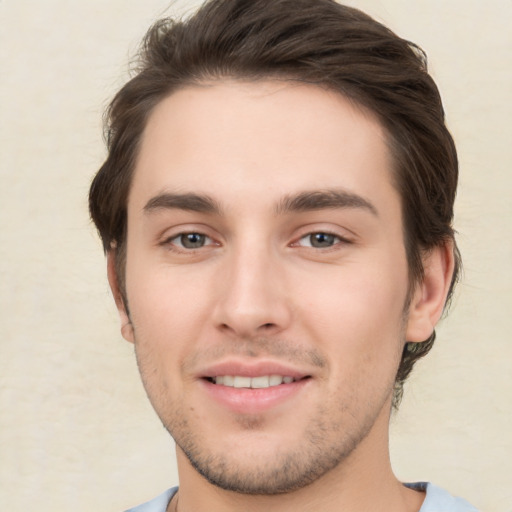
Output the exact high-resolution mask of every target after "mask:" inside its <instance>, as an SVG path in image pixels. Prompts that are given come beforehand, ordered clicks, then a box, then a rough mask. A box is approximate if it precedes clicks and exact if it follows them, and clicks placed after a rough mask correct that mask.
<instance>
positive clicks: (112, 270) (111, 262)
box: [107, 249, 135, 343]
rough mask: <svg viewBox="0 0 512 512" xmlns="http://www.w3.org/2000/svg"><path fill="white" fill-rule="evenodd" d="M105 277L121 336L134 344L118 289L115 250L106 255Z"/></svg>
mask: <svg viewBox="0 0 512 512" xmlns="http://www.w3.org/2000/svg"><path fill="white" fill-rule="evenodd" d="M107 276H108V282H109V285H110V290H111V291H112V295H113V297H114V301H115V303H116V306H117V311H118V313H119V319H120V320H121V334H122V336H123V338H124V339H125V340H126V341H129V342H130V343H134V341H135V337H134V333H133V326H132V322H131V320H130V316H129V315H128V311H127V309H126V305H125V303H124V299H123V294H122V293H121V289H120V287H119V279H118V276H117V271H116V250H115V249H110V251H109V252H108V255H107Z"/></svg>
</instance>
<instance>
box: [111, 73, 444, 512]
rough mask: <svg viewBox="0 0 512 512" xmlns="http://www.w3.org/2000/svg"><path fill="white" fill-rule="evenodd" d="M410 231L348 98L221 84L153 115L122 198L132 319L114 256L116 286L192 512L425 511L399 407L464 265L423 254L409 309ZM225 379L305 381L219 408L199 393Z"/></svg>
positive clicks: (387, 172)
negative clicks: (240, 374) (396, 454)
mask: <svg viewBox="0 0 512 512" xmlns="http://www.w3.org/2000/svg"><path fill="white" fill-rule="evenodd" d="M205 196H207V199H205ZM319 197H320V198H321V199H323V201H324V203H323V204H320V203H319ZM298 198H299V199H302V203H300V201H299V200H298ZM402 225H403V223H402V217H401V206H400V197H399V195H398V193H397V191H396V190H395V188H394V187H393V185H392V161H391V157H390V154H389V150H388V147H387V144H386V134H385V132H384V131H383V128H382V127H381V125H380V124H379V122H378V121H377V119H376V118H375V117H374V116H373V115H372V114H371V113H369V112H367V111H365V110H363V109H362V108H359V107H357V106H355V105H353V104H352V103H350V102H349V101H347V100H346V99H344V98H343V97H342V96H340V95H338V94H335V93H332V92H328V91H325V90H323V89H321V88H318V87H314V86H307V85H299V84H291V83H284V82H271V81H268V82H258V83H244V82H237V81H223V82H215V83H210V84H205V85H202V86H195V87H187V88H185V89H182V90H180V91H178V92H175V93H174V94H172V95H171V96H170V97H168V98H167V99H165V100H164V101H162V102H161V103H160V104H159V105H158V106H157V107H156V108H155V110H154V112H153V113H152V115H151V116H150V119H149V121H148V124H147V127H146V129H145V132H144V137H143V142H142V145H141V149H140V154H139V158H138V161H137V164H136V169H135V174H134V179H133V183H132V187H131V191H130V195H129V200H128V236H127V260H126V290H125V292H126V297H127V301H128V304H127V306H128V309H129V315H128V313H127V308H126V307H125V306H126V305H125V304H124V303H123V300H122V298H121V293H120V291H119V287H118V282H117V277H116V275H115V262H114V259H115V252H114V251H112V252H111V254H110V255H109V279H110V283H111V286H112V290H113V293H114V297H115V298H116V302H117V305H118V308H119V311H120V316H121V323H122V333H123V336H124V337H125V338H126V339H127V340H128V341H130V342H133V343H135V349H136V355H137V361H138V364H139V369H140V372H141V375H142V380H143V382H144V385H145V388H146V391H147V393H148V396H149V398H150V400H151V402H152V404H153V406H154V408H155V410H156V411H157V413H158V415H159V416H160V418H161V420H162V422H163V424H164V425H165V427H166V428H167V429H168V430H169V432H170V433H171V435H172V436H173V437H174V439H175V440H176V443H177V454H178V471H179V476H180V491H179V501H178V503H179V510H180V511H181V512H187V511H191V510H194V511H197V512H201V511H203V510H204V511H206V510H208V511H209V512H212V511H217V510H219V511H220V510H223V511H229V510H240V509H244V510H254V511H256V510H265V511H269V510H279V511H288V510H290V511H291V510H294V511H300V510H323V511H327V512H328V511H330V510H333V511H334V510H353V511H357V510H365V511H370V510H396V511H406V510H408V511H412V510H418V509H419V508H420V506H421V502H422V500H423V495H422V494H421V493H418V492H415V491H411V490H409V489H406V488H405V487H403V486H402V484H401V483H400V482H398V480H397V479H396V478H395V477H394V475H393V473H392V470H391V466H390V462H389V453H388V422H389V415H390V404H391V397H392V391H393V383H394V378H395V375H396V371H397V368H398V364H399V361H400V354H401V352H402V348H403V344H404V342H405V340H406V339H407V340H409V341H421V340H424V339H426V338H427V337H428V336H429V335H430V334H431V332H432V330H433V328H434V326H435V324H436V322H437V320H438V319H439V316H440V314H441V312H442V308H443V305H444V301H445V298H446V293H447V289H448V285H449V280H450V276H451V272H452V267H453V258H452V253H451V248H450V247H448V246H446V247H439V248H438V249H435V250H434V251H432V252H431V253H429V255H428V257H425V261H424V263H425V277H424V279H423V281H422V282H421V283H418V284H417V285H416V287H415V288H414V290H413V293H412V300H411V303H410V305H409V307H407V306H408V304H407V297H408V292H409V279H408V269H407V262H406V256H405V249H404V243H403V230H402ZM184 233H186V234H194V235H189V236H188V238H187V237H184V236H182V235H183V234H184ZM191 241H192V242H193V243H192V245H190V242H191ZM184 243H185V245H184ZM187 244H188V245H187ZM219 364H221V365H222V364H224V365H226V364H227V365H228V366H229V365H231V367H233V365H234V367H235V370H233V372H235V371H238V370H237V369H238V368H245V369H247V368H249V369H250V371H256V373H257V372H258V371H260V370H261V371H260V373H266V372H267V370H268V368H269V365H280V366H279V368H284V370H283V373H284V372H285V371H288V370H290V371H294V372H296V373H297V374H298V375H300V376H301V378H302V377H304V378H302V380H301V382H300V384H299V385H298V384H297V383H294V384H291V385H290V389H291V391H290V393H289V394H288V395H285V396H284V398H281V399H279V400H277V401H274V402H272V399H273V398H272V396H273V395H272V391H269V390H263V391H261V393H259V394H254V393H253V394H251V393H246V394H244V391H239V392H236V393H234V394H233V393H232V394H231V395H230V396H229V400H230V401H229V400H228V403H226V402H225V401H223V399H219V396H218V393H217V392H218V390H219V386H215V385H213V384H211V383H210V382H208V381H207V380H205V378H204V377H205V375H207V376H210V375H211V373H212V372H213V370H212V368H218V365H219ZM258 365H260V366H258ZM255 368H256V370H255ZM258 368H259V370H258ZM240 371H242V370H240ZM221 373H222V372H221ZM267 373H268V372H267ZM270 389H272V388H270ZM282 389H284V388H282ZM287 389H288V388H287ZM235 395H236V400H238V402H237V403H238V405H237V406H233V396H235ZM248 397H249V398H248ZM269 397H270V402H269V403H270V405H268V404H267V402H266V400H267V399H269ZM283 468H284V469H283ZM176 503H177V502H176V500H173V503H172V504H171V505H170V507H175V506H176Z"/></svg>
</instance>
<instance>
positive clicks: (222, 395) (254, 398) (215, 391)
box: [201, 378, 311, 414]
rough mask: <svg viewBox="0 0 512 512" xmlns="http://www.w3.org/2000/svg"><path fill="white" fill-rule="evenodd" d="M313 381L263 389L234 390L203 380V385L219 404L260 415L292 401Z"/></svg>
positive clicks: (230, 408)
mask: <svg viewBox="0 0 512 512" xmlns="http://www.w3.org/2000/svg"><path fill="white" fill-rule="evenodd" d="M310 381H311V379H310V378H306V379H301V380H298V381H294V382H290V383H289V384H280V385H279V386H271V387H268V388H263V389H252V388H234V387H230V386H222V385H220V384H213V382H210V381H208V380H202V381H201V382H202V384H203V386H204V388H205V390H206V392H207V393H208V395H209V396H211V397H212V398H213V399H214V400H215V401H216V402H217V403H219V404H220V405H222V406H223V407H226V408H227V409H229V410H231V411H232V412H234V413H237V414H258V413H261V412H264V411H267V410H269V409H272V408H273V407H277V406H279V405H281V404H284V403H286V402H288V401H290V400H292V399H293V398H294V397H295V396H296V395H297V394H299V393H300V392H301V391H303V390H304V388H305V387H306V386H307V385H308V383H309V382H310Z"/></svg>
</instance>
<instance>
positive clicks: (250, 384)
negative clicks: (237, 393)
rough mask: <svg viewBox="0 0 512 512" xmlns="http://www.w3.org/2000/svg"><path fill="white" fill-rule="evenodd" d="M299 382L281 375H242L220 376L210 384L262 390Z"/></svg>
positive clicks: (214, 378) (212, 379)
mask: <svg viewBox="0 0 512 512" xmlns="http://www.w3.org/2000/svg"><path fill="white" fill-rule="evenodd" d="M296 380H299V379H295V378H294V377H290V376H283V375H261V376H258V377H246V376H243V375H220V376H217V377H212V378H211V382H213V383H214V384H217V385H221V386H227V387H232V388H251V389H264V388H271V387H275V386H280V385H281V384H291V383H292V382H294V381H296Z"/></svg>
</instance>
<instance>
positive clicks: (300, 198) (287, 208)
mask: <svg viewBox="0 0 512 512" xmlns="http://www.w3.org/2000/svg"><path fill="white" fill-rule="evenodd" d="M335 208H360V209H363V210H367V211H368V212H369V213H371V214H372V215H375V216H376V217H378V216H379V213H378V211H377V208H375V206H374V205H373V204H372V203H371V202H370V201H368V200H367V199H365V198H364V197H362V196H360V195H358V194H354V193H353V192H348V191H346V190H342V189H326V190H310V191H307V190H306V191H304V192H299V193H298V194H295V195H289V196H285V197H284V198H283V199H282V200H281V201H280V202H279V204H278V205H277V207H276V214H278V215H279V214H283V213H289V212H307V211H313V210H324V209H335Z"/></svg>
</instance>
